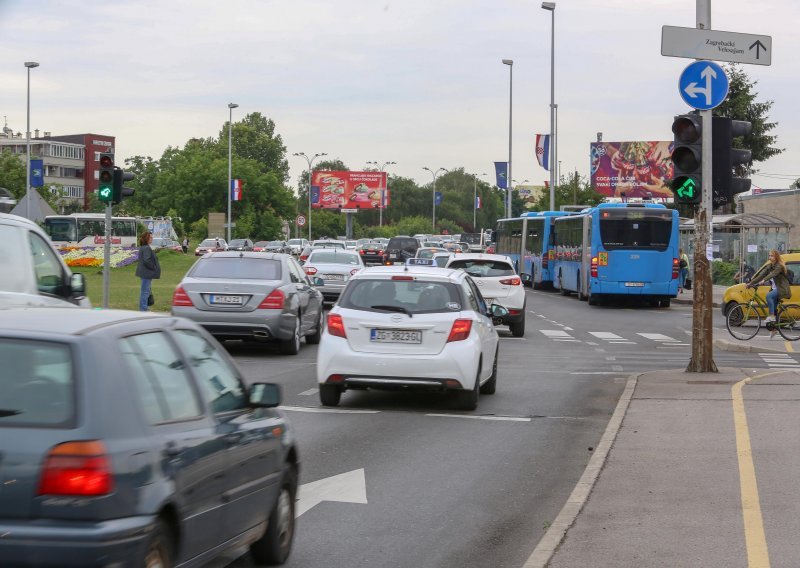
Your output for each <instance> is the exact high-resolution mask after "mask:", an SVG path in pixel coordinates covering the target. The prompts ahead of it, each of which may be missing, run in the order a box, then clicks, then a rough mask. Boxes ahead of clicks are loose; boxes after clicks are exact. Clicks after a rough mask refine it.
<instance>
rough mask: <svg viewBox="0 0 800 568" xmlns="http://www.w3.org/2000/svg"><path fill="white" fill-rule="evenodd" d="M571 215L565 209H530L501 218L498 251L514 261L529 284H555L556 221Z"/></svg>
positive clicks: (539, 286) (534, 285)
mask: <svg viewBox="0 0 800 568" xmlns="http://www.w3.org/2000/svg"><path fill="white" fill-rule="evenodd" d="M567 215H571V213H568V212H564V211H531V212H528V213H523V214H522V216H521V217H517V218H515V219H500V220H499V221H498V222H497V233H496V235H495V242H496V247H495V252H496V254H504V255H506V256H508V257H510V258H511V260H513V261H514V267H515V268H516V269H517V273H519V275H520V277H521V278H522V281H523V283H525V285H526V286H533V287H534V288H537V289H539V288H543V287H550V286H552V284H553V259H554V255H555V251H554V249H553V222H554V221H555V220H556V219H558V218H560V217H565V216H567Z"/></svg>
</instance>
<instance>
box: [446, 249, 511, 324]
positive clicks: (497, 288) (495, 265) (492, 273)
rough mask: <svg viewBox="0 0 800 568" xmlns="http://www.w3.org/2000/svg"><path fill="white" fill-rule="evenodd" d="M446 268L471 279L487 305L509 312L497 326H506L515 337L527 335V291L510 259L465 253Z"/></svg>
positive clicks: (452, 260)
mask: <svg viewBox="0 0 800 568" xmlns="http://www.w3.org/2000/svg"><path fill="white" fill-rule="evenodd" d="M446 266H447V268H455V269H458V270H463V271H465V272H466V273H467V274H469V275H470V276H472V278H473V279H474V280H475V283H476V284H477V285H478V289H480V291H481V294H483V297H484V298H485V299H486V302H487V303H489V304H500V305H501V306H503V307H504V308H505V309H506V310H508V315H507V316H505V317H503V318H502V319H501V320H500V321H499V322H498V323H502V324H505V325H507V326H508V328H509V330H511V335H513V336H514V337H522V336H524V335H525V288H524V287H523V286H522V279H520V277H519V275H518V274H517V273H516V272H515V271H514V264H513V263H512V262H511V259H510V258H508V257H507V256H504V255H500V254H485V253H465V254H457V255H455V256H453V257H452V258H451V259H450V260H449V261H448V262H447V265H446ZM496 321H497V320H496Z"/></svg>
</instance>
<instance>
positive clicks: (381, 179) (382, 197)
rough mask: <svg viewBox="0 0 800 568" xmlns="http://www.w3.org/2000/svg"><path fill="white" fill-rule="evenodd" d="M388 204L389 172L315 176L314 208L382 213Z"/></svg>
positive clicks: (312, 178) (312, 193)
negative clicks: (367, 210)
mask: <svg viewBox="0 0 800 568" xmlns="http://www.w3.org/2000/svg"><path fill="white" fill-rule="evenodd" d="M388 203H389V190H388V189H387V188H386V172H322V171H318V172H314V175H313V176H311V204H312V206H314V207H320V208H323V209H380V208H381V207H384V208H385V207H386V205H388Z"/></svg>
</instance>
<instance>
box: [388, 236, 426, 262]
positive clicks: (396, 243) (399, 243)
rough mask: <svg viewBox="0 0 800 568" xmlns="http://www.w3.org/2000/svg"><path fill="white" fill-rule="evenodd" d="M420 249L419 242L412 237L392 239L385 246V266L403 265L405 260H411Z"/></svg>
mask: <svg viewBox="0 0 800 568" xmlns="http://www.w3.org/2000/svg"><path fill="white" fill-rule="evenodd" d="M418 248H420V244H419V241H418V240H417V239H415V238H414V237H392V238H391V239H389V244H387V245H386V261H385V262H386V264H394V263H395V262H399V263H402V264H405V262H406V260H408V259H409V258H413V257H414V256H415V255H416V254H417V249H418Z"/></svg>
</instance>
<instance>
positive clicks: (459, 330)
mask: <svg viewBox="0 0 800 568" xmlns="http://www.w3.org/2000/svg"><path fill="white" fill-rule="evenodd" d="M470 331H472V320H469V319H457V320H456V321H454V322H453V327H452V328H451V329H450V335H449V336H448V337H447V343H450V342H451V341H463V340H464V339H466V338H467V337H469V332H470Z"/></svg>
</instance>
